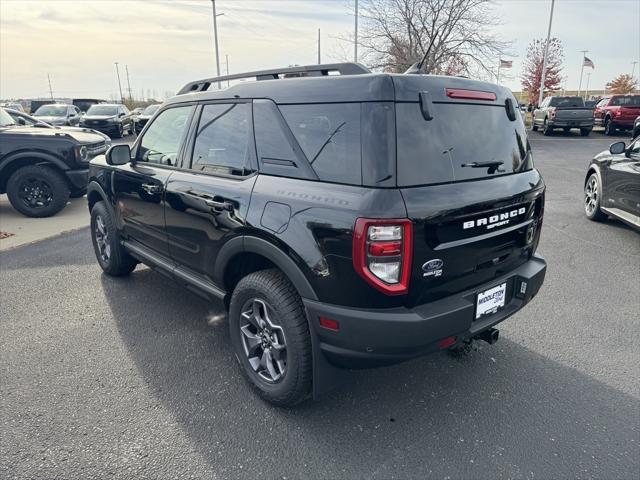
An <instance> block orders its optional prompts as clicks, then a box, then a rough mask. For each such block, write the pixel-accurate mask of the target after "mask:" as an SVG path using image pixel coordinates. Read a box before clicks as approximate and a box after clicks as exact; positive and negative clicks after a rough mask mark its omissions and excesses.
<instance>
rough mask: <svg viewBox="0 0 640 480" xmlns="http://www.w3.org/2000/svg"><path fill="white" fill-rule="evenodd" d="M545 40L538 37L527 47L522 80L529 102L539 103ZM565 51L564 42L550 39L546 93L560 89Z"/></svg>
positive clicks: (545, 82)
mask: <svg viewBox="0 0 640 480" xmlns="http://www.w3.org/2000/svg"><path fill="white" fill-rule="evenodd" d="M545 43H546V42H545V40H543V39H537V40H534V41H533V42H531V43H530V44H529V46H528V47H527V57H526V59H525V61H524V70H523V72H522V77H521V82H522V90H523V91H524V92H526V93H527V97H528V99H529V102H531V103H534V104H535V103H537V102H538V96H539V94H540V80H541V78H540V77H541V76H542V63H543V61H544V46H545ZM563 61H564V51H563V48H562V42H561V41H560V40H559V39H557V38H555V37H554V38H552V39H550V40H549V52H548V54H547V74H546V76H545V79H544V90H543V91H544V92H545V94H547V93H551V92H553V91H556V90H559V89H560V84H561V83H562V75H561V73H562V62H563Z"/></svg>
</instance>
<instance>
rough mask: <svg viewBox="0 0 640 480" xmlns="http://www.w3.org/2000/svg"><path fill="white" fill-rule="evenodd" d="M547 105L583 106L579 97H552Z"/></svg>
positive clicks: (562, 106)
mask: <svg viewBox="0 0 640 480" xmlns="http://www.w3.org/2000/svg"><path fill="white" fill-rule="evenodd" d="M549 106H550V107H560V108H571V107H575V108H580V107H584V100H583V99H582V98H581V97H553V98H552V99H551V102H550V103H549Z"/></svg>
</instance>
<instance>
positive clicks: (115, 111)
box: [5, 103, 160, 138]
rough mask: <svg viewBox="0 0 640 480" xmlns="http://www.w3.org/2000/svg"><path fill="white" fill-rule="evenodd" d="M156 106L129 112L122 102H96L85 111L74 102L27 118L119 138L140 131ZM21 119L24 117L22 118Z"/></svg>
mask: <svg viewBox="0 0 640 480" xmlns="http://www.w3.org/2000/svg"><path fill="white" fill-rule="evenodd" d="M159 106H160V105H156V104H154V105H149V106H148V107H146V108H137V109H135V110H134V111H132V112H131V111H129V109H128V108H127V107H126V106H125V105H122V104H113V103H96V104H93V105H91V106H89V107H88V109H87V111H86V113H83V112H81V111H80V109H79V108H78V107H77V106H76V105H69V104H66V103H60V104H57V103H54V104H46V105H42V106H40V107H39V108H38V109H37V110H36V111H35V112H34V113H33V117H30V118H35V119H36V120H38V121H41V122H44V123H47V124H49V125H54V126H69V127H74V126H79V127H85V128H91V129H93V130H97V131H99V132H102V133H105V134H107V135H109V136H110V137H111V138H114V137H116V138H121V137H123V136H124V135H125V134H131V133H134V132H135V133H140V131H142V128H143V127H144V125H146V123H147V121H149V119H150V118H151V117H152V116H153V114H154V113H155V112H156V111H157V110H158V108H159ZM5 108H6V109H7V111H8V112H9V113H11V112H18V113H22V114H24V109H23V108H22V105H21V104H19V103H16V104H5ZM24 115H26V114H24ZM22 118H23V119H24V117H22ZM16 121H19V120H16ZM27 123H29V122H27Z"/></svg>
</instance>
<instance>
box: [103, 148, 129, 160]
mask: <svg viewBox="0 0 640 480" xmlns="http://www.w3.org/2000/svg"><path fill="white" fill-rule="evenodd" d="M105 157H106V159H107V164H109V165H126V164H127V163H129V162H131V149H130V148H129V145H126V144H125V145H122V144H121V145H113V146H111V147H110V148H109V150H107V153H106V154H105Z"/></svg>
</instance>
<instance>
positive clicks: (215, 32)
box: [211, 0, 224, 90]
mask: <svg viewBox="0 0 640 480" xmlns="http://www.w3.org/2000/svg"><path fill="white" fill-rule="evenodd" d="M211 5H212V6H213V42H214V44H215V47H216V74H217V75H216V76H218V77H219V76H220V55H219V53H218V20H217V18H218V17H221V16H222V15H224V13H219V14H216V0H211ZM221 88H222V86H221V85H220V82H218V90H220V89H221Z"/></svg>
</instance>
